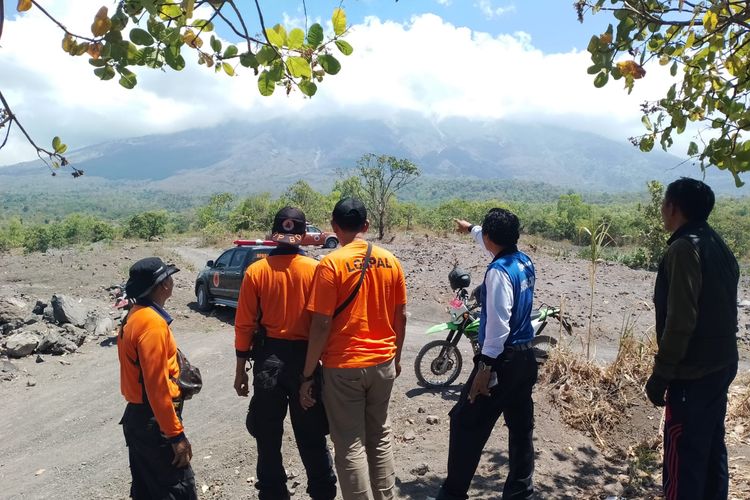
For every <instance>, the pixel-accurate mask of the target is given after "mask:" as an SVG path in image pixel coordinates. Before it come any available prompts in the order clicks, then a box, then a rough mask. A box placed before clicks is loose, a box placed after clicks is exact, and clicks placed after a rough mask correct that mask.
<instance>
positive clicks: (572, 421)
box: [542, 313, 655, 449]
mask: <svg viewBox="0 0 750 500" xmlns="http://www.w3.org/2000/svg"><path fill="white" fill-rule="evenodd" d="M636 320H637V317H636V315H635V313H631V314H629V315H627V316H626V317H625V320H624V321H623V329H622V333H621V336H620V344H619V348H618V351H617V357H616V358H615V359H614V361H612V362H611V363H610V364H608V365H605V366H601V365H598V364H596V363H594V362H593V361H590V360H587V359H584V357H583V356H581V355H580V354H576V353H574V352H572V351H571V350H569V349H565V348H560V349H555V350H553V351H552V352H551V353H550V358H549V360H548V361H547V363H545V368H544V372H543V374H542V379H543V380H544V381H545V382H546V383H547V384H548V385H549V386H550V389H551V394H552V399H553V402H555V403H556V404H557V405H558V406H559V407H560V412H561V414H562V417H563V419H564V420H565V422H566V423H567V424H568V425H570V426H571V427H573V428H574V429H578V430H580V431H583V432H586V433H587V434H589V435H591V436H592V437H593V438H594V439H596V441H597V442H598V443H599V445H600V446H601V447H602V448H603V449H607V448H611V447H613V446H614V444H615V443H613V442H611V439H612V438H611V437H610V436H611V435H612V434H613V431H615V429H616V428H617V426H618V424H620V423H621V422H622V421H623V419H625V418H627V410H628V408H629V407H630V406H631V405H632V402H633V399H635V398H638V399H642V398H643V397H644V396H643V386H644V384H645V383H646V380H647V379H648V376H649V375H650V373H651V364H652V360H653V354H654V352H655V342H654V340H653V339H652V338H651V337H649V336H644V338H643V339H640V340H639V339H636V338H635V337H634V335H633V331H634V325H635V322H636Z"/></svg>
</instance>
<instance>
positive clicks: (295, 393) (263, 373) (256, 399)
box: [246, 338, 336, 500]
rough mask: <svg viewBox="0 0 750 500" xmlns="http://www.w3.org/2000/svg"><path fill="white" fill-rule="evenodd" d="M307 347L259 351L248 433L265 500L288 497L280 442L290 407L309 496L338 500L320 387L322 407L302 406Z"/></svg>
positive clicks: (270, 342) (278, 343) (271, 346)
mask: <svg viewBox="0 0 750 500" xmlns="http://www.w3.org/2000/svg"><path fill="white" fill-rule="evenodd" d="M306 352H307V343H306V342H304V341H289V340H279V339H273V338H266V340H265V343H264V345H263V347H262V348H259V349H257V350H256V352H255V365H254V366H253V396H252V398H251V400H250V407H249V408H248V414H247V420H246V424H247V429H248V431H249V432H250V434H251V435H252V436H253V437H254V438H255V440H256V442H257V445H258V464H257V474H258V482H257V483H256V484H255V487H256V488H257V489H258V497H259V498H260V500H285V499H288V498H289V491H288V490H287V487H286V481H287V475H286V472H285V470H284V465H283V460H282V456H281V439H282V436H283V433H284V418H286V413H287V408H288V409H289V413H290V416H291V419H292V429H293V430H294V438H295V440H296V441H297V449H298V450H299V454H300V458H301V459H302V463H303V465H304V466H305V471H306V472H307V493H308V495H310V497H311V498H312V499H313V500H332V499H333V498H335V497H336V475H335V473H334V472H333V461H332V460H331V453H330V452H329V450H328V443H327V442H326V434H328V420H327V419H326V414H325V410H324V408H323V402H322V400H321V398H320V393H319V388H320V383H317V384H316V387H317V388H318V394H317V397H316V400H317V404H316V405H315V406H313V407H312V408H310V409H308V410H304V409H303V408H302V406H300V404H299V385H300V375H301V374H302V370H303V369H304V365H305V354H306Z"/></svg>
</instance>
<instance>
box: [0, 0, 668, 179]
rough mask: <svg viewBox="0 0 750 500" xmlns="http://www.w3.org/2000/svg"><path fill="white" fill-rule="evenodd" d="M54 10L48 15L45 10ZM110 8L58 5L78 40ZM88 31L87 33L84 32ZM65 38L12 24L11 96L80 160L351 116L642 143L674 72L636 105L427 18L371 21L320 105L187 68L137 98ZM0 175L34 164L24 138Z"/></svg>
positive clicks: (1, 78) (569, 70)
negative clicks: (131, 141) (161, 141)
mask: <svg viewBox="0 0 750 500" xmlns="http://www.w3.org/2000/svg"><path fill="white" fill-rule="evenodd" d="M45 5H47V4H45ZM99 5H101V0H79V1H77V2H75V3H73V2H62V0H59V1H57V2H54V3H53V2H50V3H49V9H50V11H51V12H62V15H61V20H62V21H63V22H64V23H67V25H69V26H70V27H71V28H72V29H78V30H80V31H86V30H88V25H89V24H90V22H91V21H90V20H89V17H92V16H93V13H94V12H96V10H97V8H98V6H99ZM76 20H77V21H78V22H77V23H76V22H75V21H76ZM61 38H62V36H61V33H60V32H59V31H58V30H56V29H55V28H54V27H53V25H52V24H51V23H50V22H49V21H48V20H46V19H44V18H42V16H40V15H38V13H36V14H35V13H34V9H33V8H32V11H31V12H29V13H28V15H25V16H23V17H21V18H19V19H17V20H13V21H6V25H5V29H4V32H3V45H2V48H0V67H2V68H3V71H2V74H0V88H2V90H3V92H4V94H5V95H6V97H7V98H8V100H9V101H10V103H11V106H12V107H13V108H14V111H15V112H16V113H17V114H18V116H19V118H20V119H21V120H22V122H23V123H24V125H25V126H26V128H27V130H28V131H29V132H30V133H31V134H32V135H33V136H34V137H35V138H38V139H39V141H40V143H43V144H45V145H46V144H47V143H48V142H49V140H50V139H51V138H52V136H54V135H58V134H59V135H61V136H62V137H63V139H64V141H65V142H66V143H68V145H69V146H70V147H71V148H76V147H80V146H85V145H88V144H93V143H97V142H101V141H104V140H108V139H117V138H124V137H130V136H139V135H148V134H155V133H167V132H174V131H178V130H185V129H190V128H195V127H204V126H213V125H216V124H220V123H224V122H227V121H230V120H263V119H267V118H273V117H278V116H293V117H297V116H304V117H311V116H320V115H324V114H341V115H344V114H352V115H354V116H368V117H388V116H389V115H390V114H392V113H393V112H397V111H399V110H411V111H417V112H420V113H423V114H425V115H427V116H429V117H432V118H434V119H436V120H437V119H440V118H443V117H449V116H467V117H474V118H483V119H513V120H528V121H535V122H555V123H558V124H559V123H562V124H565V125H566V126H569V127H571V128H575V129H582V130H589V131H592V132H596V133H600V134H605V135H609V136H611V137H614V138H618V139H623V140H624V138H625V137H627V136H628V135H632V134H634V133H640V132H641V131H642V129H641V125H640V113H639V104H640V102H642V101H643V100H645V99H647V98H649V99H654V98H657V97H659V96H661V95H663V93H664V92H666V89H667V88H668V85H669V78H668V74H667V73H666V70H664V69H663V68H661V67H659V66H658V65H654V66H653V67H649V68H648V70H649V74H648V76H647V77H646V78H645V79H644V80H642V81H639V82H638V83H637V85H636V89H635V91H634V92H633V93H632V94H631V95H627V94H626V92H625V91H624V90H623V89H622V86H621V84H619V82H613V83H611V84H610V85H608V86H607V87H606V88H604V89H595V88H594V86H593V84H592V77H591V76H590V75H587V74H586V68H587V67H588V65H589V64H590V63H589V57H588V54H587V53H585V52H576V51H570V52H565V53H556V54H547V53H543V52H542V51H540V50H539V49H537V48H535V47H534V45H533V40H532V39H531V38H530V36H529V35H527V34H525V33H514V34H504V35H500V36H492V35H490V34H487V33H481V32H476V31H472V30H470V29H469V28H466V27H460V26H454V25H452V24H450V23H447V22H445V21H444V20H442V19H441V18H440V17H438V16H436V15H432V14H424V15H420V16H417V17H415V18H413V19H412V20H411V21H410V22H408V23H406V24H400V23H396V22H392V21H382V20H380V19H378V18H375V17H371V18H368V19H366V20H365V22H364V23H363V24H361V25H357V26H354V28H353V29H352V32H351V34H350V35H349V37H348V40H349V41H350V43H351V44H352V45H353V46H354V54H353V55H351V56H349V57H344V56H343V55H339V54H337V57H339V59H340V60H341V62H342V70H341V73H340V74H339V75H336V76H335V77H327V78H326V80H324V81H323V83H322V84H320V85H319V89H318V94H317V95H316V96H315V97H314V98H313V99H304V98H303V97H302V96H301V95H300V93H299V92H293V93H292V95H291V96H290V97H287V96H285V95H283V94H284V93H283V92H281V91H277V92H276V94H274V96H272V97H271V98H264V97H261V96H260V95H259V94H258V91H257V84H256V79H255V77H254V76H253V74H252V71H251V70H246V69H245V68H241V67H240V68H238V74H239V76H238V77H235V78H228V77H226V76H224V75H215V74H214V73H213V71H210V70H207V69H206V68H205V67H202V66H198V65H197V64H194V63H195V61H194V59H195V58H194V57H193V56H192V55H191V54H188V55H187V56H186V59H187V60H188V66H187V68H186V69H185V70H184V71H182V72H179V73H176V72H173V71H168V72H160V71H153V70H146V69H142V68H137V69H136V71H137V74H138V81H139V83H138V86H137V87H136V88H135V89H134V90H130V91H128V90H125V89H123V88H121V87H120V86H119V85H118V84H117V83H116V81H109V82H101V81H99V80H97V79H96V78H95V77H94V75H93V74H92V68H91V67H90V66H89V65H88V64H87V62H86V59H85V58H83V57H82V58H72V57H70V56H68V55H67V54H65V53H63V52H62V50H60V40H61ZM11 137H12V138H11V141H9V144H8V146H7V147H6V148H4V149H3V150H1V151H0V165H2V164H11V163H15V162H17V161H22V160H28V159H33V158H34V157H35V155H34V151H33V150H32V149H30V147H29V146H28V144H26V143H25V141H23V140H22V139H21V136H20V134H19V133H18V132H17V131H16V132H15V133H13V134H11Z"/></svg>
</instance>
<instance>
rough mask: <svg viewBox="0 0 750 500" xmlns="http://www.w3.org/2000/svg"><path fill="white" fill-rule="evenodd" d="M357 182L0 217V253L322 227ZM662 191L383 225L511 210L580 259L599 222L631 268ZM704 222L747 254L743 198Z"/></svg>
mask: <svg viewBox="0 0 750 500" xmlns="http://www.w3.org/2000/svg"><path fill="white" fill-rule="evenodd" d="M361 187H362V186H361V184H360V183H359V182H358V181H357V180H356V178H347V179H344V180H340V181H338V182H336V184H335V185H334V187H333V189H332V190H331V191H329V192H320V191H317V190H315V189H313V188H312V187H311V186H310V185H309V184H308V183H307V182H305V181H298V182H296V183H294V184H292V185H291V186H289V187H288V188H287V189H286V190H285V191H284V192H283V193H282V194H280V195H277V196H274V195H272V194H270V193H256V194H252V195H250V196H246V197H239V196H236V195H233V194H230V193H219V194H215V195H213V196H212V197H211V198H210V199H209V201H208V203H206V204H205V205H202V206H200V207H198V208H194V209H186V210H183V211H174V210H170V211H167V210H149V211H145V212H140V213H136V214H134V215H130V216H128V217H124V218H122V219H120V220H116V221H111V220H106V219H104V218H100V217H97V216H93V215H90V214H82V213H78V214H71V215H68V216H66V217H64V218H61V219H58V220H48V221H46V222H33V223H30V222H28V221H25V220H23V219H21V218H20V217H18V216H12V217H10V218H6V219H5V220H0V251H6V250H8V249H10V248H23V249H24V250H25V251H26V252H33V251H46V250H47V249H50V248H58V247H63V246H66V245H76V244H82V243H91V242H97V241H102V240H113V239H118V238H123V237H126V238H127V237H130V238H141V239H153V238H155V237H160V236H163V235H168V234H182V233H198V234H200V235H201V236H202V238H203V240H204V242H205V243H207V244H219V243H222V242H225V241H226V240H227V239H228V237H231V236H237V235H241V236H260V235H262V234H265V233H267V232H268V231H269V229H270V227H271V224H272V222H273V216H274V214H275V213H276V212H277V211H278V209H279V208H281V207H283V206H284V205H294V206H299V207H301V208H302V209H303V210H304V211H305V213H306V214H307V217H308V220H309V221H311V222H312V223H314V224H316V225H319V226H321V228H323V229H325V228H329V227H330V226H329V219H330V214H331V211H332V209H333V206H334V205H335V203H336V202H337V201H338V200H339V199H341V197H343V196H352V195H354V196H357V195H359V194H361V192H360V190H361ZM663 190H664V187H663V186H662V185H661V184H659V183H658V182H651V183H649V184H648V186H647V190H646V192H645V193H644V195H643V196H642V199H643V200H645V201H642V202H619V203H606V204H603V203H591V202H587V201H585V199H584V197H583V196H581V195H579V194H574V193H573V194H572V193H566V194H560V195H558V196H557V199H556V200H554V201H545V202H532V201H508V200H503V199H485V200H482V199H471V198H470V197H469V196H466V193H463V192H458V193H456V195H457V197H456V199H453V200H450V201H445V202H442V203H439V204H434V203H431V204H428V203H424V202H404V201H400V200H398V199H395V198H394V199H393V200H391V202H390V203H389V206H388V207H387V211H386V217H385V225H386V230H387V231H388V232H395V231H431V232H436V233H439V234H447V233H448V232H450V231H452V229H453V227H454V223H453V219H454V218H462V219H466V220H470V221H472V222H475V223H480V222H481V220H482V218H483V217H484V214H485V213H487V211H488V210H489V209H490V208H492V207H498V206H499V207H505V208H508V209H510V210H512V211H514V212H515V213H516V214H518V216H519V218H520V219H521V222H522V225H523V228H522V231H523V233H524V234H526V235H536V236H539V237H542V238H545V239H550V240H556V241H563V240H566V241H569V242H571V243H572V244H573V245H577V246H578V249H577V250H576V251H577V252H578V254H579V256H581V257H588V254H587V252H588V251H589V250H588V248H589V235H588V232H587V231H586V230H585V229H584V228H587V229H589V232H594V230H595V228H598V227H600V226H602V225H603V226H604V228H605V229H606V233H607V235H606V238H605V239H604V243H605V249H604V252H603V256H604V257H605V258H607V259H612V260H618V261H620V262H623V263H625V264H627V265H629V266H631V267H637V268H654V267H655V265H656V263H658V261H659V259H660V258H661V255H662V252H663V250H664V248H665V242H666V238H667V235H666V233H665V232H664V231H663V229H662V223H661V216H660V206H661V201H662V197H663ZM458 196H461V197H462V198H461V199H459V198H458ZM368 208H369V207H368ZM710 222H711V224H712V225H713V226H714V227H715V228H716V229H717V230H718V231H719V232H720V233H721V234H722V236H723V237H724V238H725V239H726V241H727V243H728V244H729V245H730V246H731V248H732V249H733V250H734V251H735V253H736V254H737V256H738V257H740V258H744V257H748V256H749V255H750V199H747V198H741V199H729V198H723V199H720V200H719V201H718V202H717V206H716V208H715V210H714V212H713V214H712V216H711V220H710Z"/></svg>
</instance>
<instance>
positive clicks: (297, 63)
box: [286, 57, 312, 78]
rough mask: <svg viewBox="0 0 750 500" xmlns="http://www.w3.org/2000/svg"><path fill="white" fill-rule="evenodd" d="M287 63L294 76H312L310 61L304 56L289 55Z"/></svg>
mask: <svg viewBox="0 0 750 500" xmlns="http://www.w3.org/2000/svg"><path fill="white" fill-rule="evenodd" d="M286 65H287V67H288V68H289V71H290V72H291V73H292V76H294V77H295V78H300V77H305V78H311V77H312V70H311V69H310V63H309V62H308V61H307V59H305V58H304V57H289V58H287V60H286Z"/></svg>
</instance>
